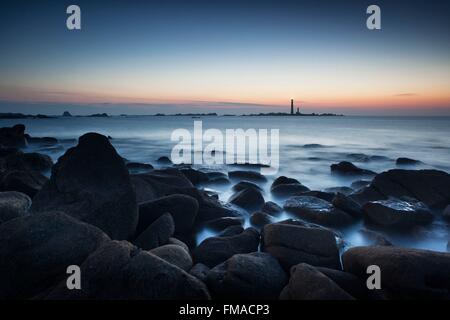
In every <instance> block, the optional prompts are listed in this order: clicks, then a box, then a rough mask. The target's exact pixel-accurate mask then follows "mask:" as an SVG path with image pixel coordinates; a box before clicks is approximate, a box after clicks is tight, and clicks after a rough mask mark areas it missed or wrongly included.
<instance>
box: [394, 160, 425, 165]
mask: <svg viewBox="0 0 450 320" xmlns="http://www.w3.org/2000/svg"><path fill="white" fill-rule="evenodd" d="M421 163H422V162H421V161H419V160H414V159H410V158H397V160H395V164H396V165H400V166H401V165H416V164H421Z"/></svg>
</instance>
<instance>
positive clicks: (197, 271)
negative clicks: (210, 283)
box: [189, 263, 210, 282]
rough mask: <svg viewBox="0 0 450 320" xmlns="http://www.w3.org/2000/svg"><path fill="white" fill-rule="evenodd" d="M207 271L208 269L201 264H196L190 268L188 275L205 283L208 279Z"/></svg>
mask: <svg viewBox="0 0 450 320" xmlns="http://www.w3.org/2000/svg"><path fill="white" fill-rule="evenodd" d="M209 270H210V268H208V267H207V266H205V265H204V264H203V263H197V264H196V265H194V266H193V267H192V268H191V270H190V271H189V274H190V275H192V276H194V277H196V278H197V279H199V280H200V281H202V282H206V280H207V279H208V273H209Z"/></svg>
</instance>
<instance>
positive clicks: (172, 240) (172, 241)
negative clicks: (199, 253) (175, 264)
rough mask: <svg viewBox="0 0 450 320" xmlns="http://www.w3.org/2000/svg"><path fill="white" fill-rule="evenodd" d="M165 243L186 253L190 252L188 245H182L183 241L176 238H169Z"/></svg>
mask: <svg viewBox="0 0 450 320" xmlns="http://www.w3.org/2000/svg"><path fill="white" fill-rule="evenodd" d="M167 243H168V244H173V245H176V246H179V247H181V248H183V249H184V250H185V251H186V252H187V253H190V252H191V251H190V250H189V247H188V245H187V244H186V243H184V242H183V241H181V240H179V239H177V238H169V241H168V242H167Z"/></svg>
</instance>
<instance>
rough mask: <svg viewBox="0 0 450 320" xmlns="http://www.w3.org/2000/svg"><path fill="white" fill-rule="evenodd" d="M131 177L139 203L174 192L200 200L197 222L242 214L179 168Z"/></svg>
mask: <svg viewBox="0 0 450 320" xmlns="http://www.w3.org/2000/svg"><path fill="white" fill-rule="evenodd" d="M131 179H132V181H133V185H134V186H135V189H136V194H137V199H138V202H139V203H141V202H145V201H149V200H154V199H156V198H160V197H164V196H168V195H172V194H185V195H188V196H191V197H193V198H195V199H196V200H197V201H198V204H199V209H198V214H197V218H196V221H197V222H205V221H208V220H212V219H216V218H219V217H231V216H240V214H239V213H238V212H237V211H236V210H233V209H232V208H229V207H227V206H226V205H223V204H222V203H221V202H220V201H219V200H218V199H216V198H215V197H214V196H211V195H208V193H207V192H206V191H203V190H198V189H197V188H195V187H194V186H193V185H192V183H191V182H190V181H189V180H188V179H187V178H186V176H185V175H184V174H183V173H181V171H180V170H178V169H164V170H155V171H152V172H150V173H146V174H139V175H132V176H131Z"/></svg>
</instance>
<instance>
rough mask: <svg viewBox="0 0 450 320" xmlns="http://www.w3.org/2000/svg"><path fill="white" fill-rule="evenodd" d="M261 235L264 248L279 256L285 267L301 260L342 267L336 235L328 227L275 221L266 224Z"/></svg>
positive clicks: (323, 265) (318, 264)
mask: <svg viewBox="0 0 450 320" xmlns="http://www.w3.org/2000/svg"><path fill="white" fill-rule="evenodd" d="M262 238H263V250H264V251H265V252H268V253H270V254H271V255H273V256H274V257H275V258H277V259H278V261H280V263H281V265H282V266H283V267H284V268H285V269H286V270H289V269H290V268H291V267H292V266H294V265H296V264H299V263H302V262H305V263H308V264H311V265H314V266H322V267H329V268H333V269H341V263H340V260H339V250H338V247H337V245H336V238H335V235H334V234H333V233H332V232H331V231H329V230H326V229H323V228H315V227H303V226H299V225H293V224H284V223H274V224H269V225H266V226H265V227H264V229H263V232H262Z"/></svg>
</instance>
